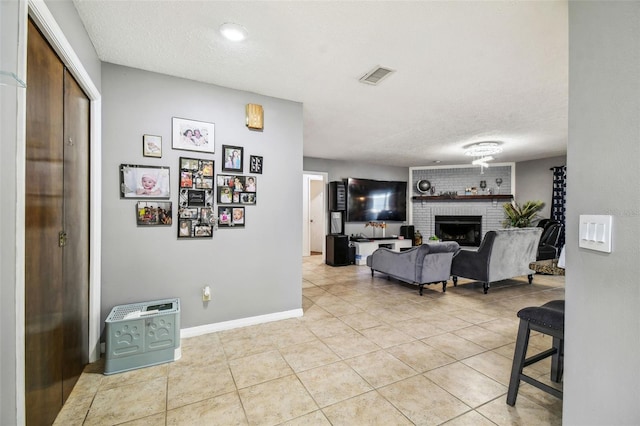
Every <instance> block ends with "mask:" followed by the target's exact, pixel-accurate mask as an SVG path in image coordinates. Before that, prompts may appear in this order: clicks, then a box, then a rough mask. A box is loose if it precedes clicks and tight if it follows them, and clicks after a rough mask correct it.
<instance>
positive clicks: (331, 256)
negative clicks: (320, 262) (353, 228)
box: [326, 235, 351, 266]
mask: <svg viewBox="0 0 640 426" xmlns="http://www.w3.org/2000/svg"><path fill="white" fill-rule="evenodd" d="M349 257H350V256H349V237H348V236H347V235H327V258H326V264H327V265H331V266H346V265H349V264H350V263H351V262H350V261H349Z"/></svg>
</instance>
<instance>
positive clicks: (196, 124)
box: [171, 117, 215, 154]
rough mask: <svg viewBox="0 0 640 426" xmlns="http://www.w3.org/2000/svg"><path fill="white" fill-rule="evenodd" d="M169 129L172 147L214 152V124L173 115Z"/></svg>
mask: <svg viewBox="0 0 640 426" xmlns="http://www.w3.org/2000/svg"><path fill="white" fill-rule="evenodd" d="M171 129H172V130H171V135H172V137H171V144H172V147H173V149H184V150H187V151H199V152H207V153H209V154H213V153H215V141H214V130H215V124H213V123H207V122H204V121H195V120H187V119H185V118H177V117H173V119H172V121H171Z"/></svg>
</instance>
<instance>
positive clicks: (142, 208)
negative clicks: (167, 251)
mask: <svg viewBox="0 0 640 426" xmlns="http://www.w3.org/2000/svg"><path fill="white" fill-rule="evenodd" d="M172 210H173V209H172V203H171V201H165V202H163V201H138V203H137V205H136V222H137V224H138V226H171V223H172V216H173V211H172Z"/></svg>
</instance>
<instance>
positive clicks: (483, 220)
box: [409, 163, 515, 247]
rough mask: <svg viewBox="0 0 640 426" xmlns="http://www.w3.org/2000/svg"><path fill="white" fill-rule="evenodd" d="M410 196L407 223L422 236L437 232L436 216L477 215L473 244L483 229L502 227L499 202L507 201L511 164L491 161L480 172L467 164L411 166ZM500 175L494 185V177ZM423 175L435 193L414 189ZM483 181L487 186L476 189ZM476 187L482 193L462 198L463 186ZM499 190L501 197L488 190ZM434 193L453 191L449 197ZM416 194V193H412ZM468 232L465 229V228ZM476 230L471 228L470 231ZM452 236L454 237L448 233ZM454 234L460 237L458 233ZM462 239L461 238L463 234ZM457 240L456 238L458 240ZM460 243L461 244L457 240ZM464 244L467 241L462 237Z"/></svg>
mask: <svg viewBox="0 0 640 426" xmlns="http://www.w3.org/2000/svg"><path fill="white" fill-rule="evenodd" d="M410 176H411V181H410V185H411V186H410V188H411V190H410V194H409V195H410V198H411V210H410V211H411V217H410V221H411V224H413V225H414V226H415V229H416V230H418V231H420V233H421V234H422V235H423V237H424V238H425V239H426V238H429V237H430V236H432V235H438V232H442V231H441V230H440V231H439V230H437V229H436V216H473V217H476V218H478V217H479V218H480V224H479V230H477V232H479V241H475V234H474V242H473V245H470V246H472V247H474V246H477V245H478V244H479V243H480V242H481V241H482V238H483V237H484V234H485V233H487V231H491V230H496V229H502V228H503V226H502V221H503V220H504V211H503V208H502V204H504V203H505V202H508V201H509V199H510V198H509V197H505V195H506V194H513V189H514V185H515V182H513V181H512V178H513V165H512V164H511V163H503V164H496V165H492V167H490V168H489V169H485V170H484V173H483V174H480V169H479V167H468V166H458V167H456V166H450V167H447V166H436V167H414V168H411V169H410ZM498 178H500V179H501V182H502V183H501V186H500V187H499V188H498V187H497V184H496V179H498ZM422 179H426V180H428V181H429V182H430V183H431V185H432V186H434V187H435V188H436V192H435V194H427V196H426V197H425V196H424V195H425V194H421V193H419V192H418V191H417V189H416V184H417V182H418V181H419V180H422ZM483 180H484V181H486V183H487V188H485V190H482V189H480V182H481V181H483ZM470 187H476V188H477V191H478V193H477V194H478V195H481V196H482V197H475V198H474V197H469V198H465V188H470ZM489 190H491V192H492V193H493V194H499V195H501V197H498V198H496V197H491V196H489V194H488V192H489ZM438 194H457V196H453V197H451V198H450V199H447V197H445V196H438ZM431 195H434V196H433V197H432V196H431ZM416 196H418V197H416ZM416 198H418V199H416ZM467 232H469V230H467ZM475 232H476V230H474V233H475ZM451 238H454V237H451ZM456 238H461V235H460V234H458V235H457V236H456ZM463 239H464V238H463ZM458 243H459V244H460V241H458ZM461 245H462V244H461ZM465 245H467V242H466V241H465Z"/></svg>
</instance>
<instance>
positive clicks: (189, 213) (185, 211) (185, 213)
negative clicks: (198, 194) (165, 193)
mask: <svg viewBox="0 0 640 426" xmlns="http://www.w3.org/2000/svg"><path fill="white" fill-rule="evenodd" d="M198 213H199V210H198V208H197V207H186V208H182V209H180V213H179V216H180V219H197V218H198Z"/></svg>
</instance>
